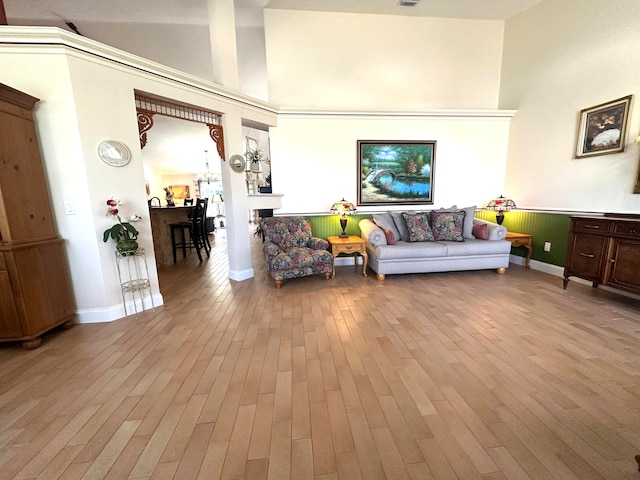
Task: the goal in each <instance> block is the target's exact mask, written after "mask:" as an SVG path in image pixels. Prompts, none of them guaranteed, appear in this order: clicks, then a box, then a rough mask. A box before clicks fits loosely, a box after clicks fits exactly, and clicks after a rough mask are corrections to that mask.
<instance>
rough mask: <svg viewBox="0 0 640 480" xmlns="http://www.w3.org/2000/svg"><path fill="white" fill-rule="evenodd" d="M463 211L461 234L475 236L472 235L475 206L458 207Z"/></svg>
mask: <svg viewBox="0 0 640 480" xmlns="http://www.w3.org/2000/svg"><path fill="white" fill-rule="evenodd" d="M459 210H461V211H463V212H464V213H465V216H464V225H463V226H462V236H463V237H464V238H475V237H474V236H473V217H474V216H475V214H476V206H475V205H473V206H471V207H464V208H460V209H459Z"/></svg>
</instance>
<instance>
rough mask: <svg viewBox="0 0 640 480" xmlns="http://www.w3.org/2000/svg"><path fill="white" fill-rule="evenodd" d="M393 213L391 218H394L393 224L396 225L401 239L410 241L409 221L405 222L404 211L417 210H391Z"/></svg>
mask: <svg viewBox="0 0 640 480" xmlns="http://www.w3.org/2000/svg"><path fill="white" fill-rule="evenodd" d="M389 213H391V218H393V224H394V225H395V226H396V229H397V230H398V234H399V235H400V240H402V241H403V242H408V241H409V232H408V231H407V222H405V220H404V218H402V214H403V213H409V214H415V213H416V212H415V211H411V212H389Z"/></svg>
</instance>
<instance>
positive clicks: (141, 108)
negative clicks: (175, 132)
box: [135, 92, 226, 161]
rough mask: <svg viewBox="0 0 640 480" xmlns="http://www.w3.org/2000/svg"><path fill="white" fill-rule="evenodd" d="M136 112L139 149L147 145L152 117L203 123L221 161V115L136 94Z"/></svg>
mask: <svg viewBox="0 0 640 480" xmlns="http://www.w3.org/2000/svg"><path fill="white" fill-rule="evenodd" d="M135 98H136V110H137V112H138V133H139V135H140V148H144V147H145V146H146V145H147V141H148V137H147V132H148V131H149V130H150V129H151V127H153V116H154V115H156V114H157V115H165V116H167V117H173V118H179V119H181V120H189V121H191V122H198V123H204V124H205V125H207V127H209V135H210V136H211V139H212V140H213V141H214V142H215V143H216V147H217V150H218V154H219V155H220V158H222V160H223V161H226V159H225V156H224V132H223V129H222V125H220V119H221V118H222V115H220V114H219V113H217V112H212V111H209V110H204V109H202V108H199V107H194V106H192V105H186V104H181V103H177V102H174V101H171V100H169V99H165V98H160V97H156V96H149V95H145V94H141V93H138V92H136V94H135Z"/></svg>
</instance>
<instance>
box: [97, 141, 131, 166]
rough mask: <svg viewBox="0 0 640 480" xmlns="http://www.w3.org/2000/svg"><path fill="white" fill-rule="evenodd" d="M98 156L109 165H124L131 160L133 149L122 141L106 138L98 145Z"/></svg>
mask: <svg viewBox="0 0 640 480" xmlns="http://www.w3.org/2000/svg"><path fill="white" fill-rule="evenodd" d="M98 156H99V157H100V159H101V160H102V161H103V162H104V163H106V164H107V165H111V166H112V167H123V166H125V165H126V164H127V163H129V161H130V160H131V151H130V150H129V147H127V146H126V145H125V144H124V143H122V142H117V141H115V140H105V141H103V142H100V145H98Z"/></svg>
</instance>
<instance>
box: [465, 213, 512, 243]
mask: <svg viewBox="0 0 640 480" xmlns="http://www.w3.org/2000/svg"><path fill="white" fill-rule="evenodd" d="M483 223H484V224H486V225H487V230H488V232H489V238H488V240H504V239H505V237H506V236H507V227H503V226H502V225H498V224H497V223H493V222H489V221H487V220H482V219H481V218H474V219H473V224H474V225H482V224H483Z"/></svg>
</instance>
